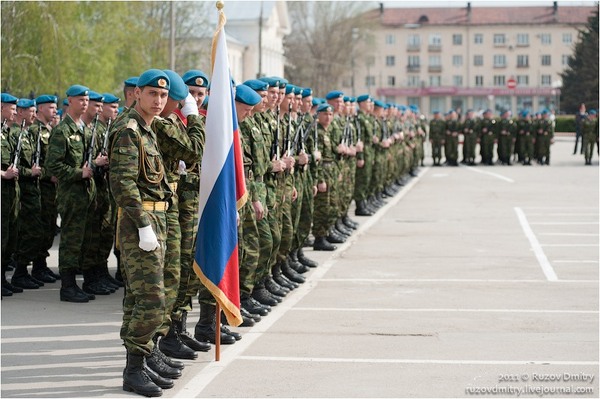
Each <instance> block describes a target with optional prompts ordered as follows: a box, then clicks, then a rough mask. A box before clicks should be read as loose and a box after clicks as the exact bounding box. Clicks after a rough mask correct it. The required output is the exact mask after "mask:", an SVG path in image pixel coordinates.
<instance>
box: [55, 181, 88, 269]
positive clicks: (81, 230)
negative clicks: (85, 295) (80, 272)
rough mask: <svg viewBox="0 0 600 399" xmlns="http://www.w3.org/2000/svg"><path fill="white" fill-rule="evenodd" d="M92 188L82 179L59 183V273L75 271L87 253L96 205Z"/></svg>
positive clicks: (81, 264)
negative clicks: (64, 183)
mask: <svg viewBox="0 0 600 399" xmlns="http://www.w3.org/2000/svg"><path fill="white" fill-rule="evenodd" d="M93 189H94V191H92V187H91V186H90V185H89V182H86V181H81V182H77V183H74V184H71V185H70V186H69V187H68V188H63V187H61V186H60V185H59V187H58V189H57V193H56V203H57V204H58V213H59V214H60V245H59V247H58V266H59V271H60V272H61V273H63V272H65V271H75V270H76V269H80V268H82V267H83V261H84V259H85V258H86V257H88V256H90V251H89V244H90V242H89V239H90V236H91V234H90V231H89V230H90V229H91V228H92V226H91V224H90V222H91V219H92V214H93V212H94V208H95V185H94V188H93Z"/></svg>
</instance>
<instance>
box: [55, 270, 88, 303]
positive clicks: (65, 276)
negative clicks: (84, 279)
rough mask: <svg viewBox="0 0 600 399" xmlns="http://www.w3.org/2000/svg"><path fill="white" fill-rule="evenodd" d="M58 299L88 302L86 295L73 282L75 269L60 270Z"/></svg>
mask: <svg viewBox="0 0 600 399" xmlns="http://www.w3.org/2000/svg"><path fill="white" fill-rule="evenodd" d="M60 300H61V301H65V302H77V303H85V302H89V300H90V298H89V297H88V295H87V294H86V293H85V292H83V291H82V290H81V288H79V287H78V286H77V283H76V282H75V270H67V271H63V272H61V288H60Z"/></svg>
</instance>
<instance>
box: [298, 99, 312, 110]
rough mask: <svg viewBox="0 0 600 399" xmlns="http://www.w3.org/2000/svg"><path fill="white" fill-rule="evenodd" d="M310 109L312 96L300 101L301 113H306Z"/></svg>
mask: <svg viewBox="0 0 600 399" xmlns="http://www.w3.org/2000/svg"><path fill="white" fill-rule="evenodd" d="M311 108H312V96H308V97H304V98H303V99H302V108H301V109H302V112H304V113H307V112H310V109H311Z"/></svg>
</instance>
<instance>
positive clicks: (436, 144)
mask: <svg viewBox="0 0 600 399" xmlns="http://www.w3.org/2000/svg"><path fill="white" fill-rule="evenodd" d="M445 134H446V122H445V121H444V120H443V119H442V114H441V113H440V111H433V119H432V120H431V122H429V141H430V142H431V156H432V157H433V166H440V165H441V162H442V145H443V144H444V136H445Z"/></svg>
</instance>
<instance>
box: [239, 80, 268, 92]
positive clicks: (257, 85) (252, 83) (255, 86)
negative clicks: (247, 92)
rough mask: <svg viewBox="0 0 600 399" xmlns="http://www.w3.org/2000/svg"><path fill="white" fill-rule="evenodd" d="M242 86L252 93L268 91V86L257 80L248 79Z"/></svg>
mask: <svg viewBox="0 0 600 399" xmlns="http://www.w3.org/2000/svg"><path fill="white" fill-rule="evenodd" d="M244 85H246V86H248V87H249V88H251V89H252V90H254V91H267V90H269V84H268V83H267V82H265V81H262V80H258V79H249V80H247V81H245V82H244Z"/></svg>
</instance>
